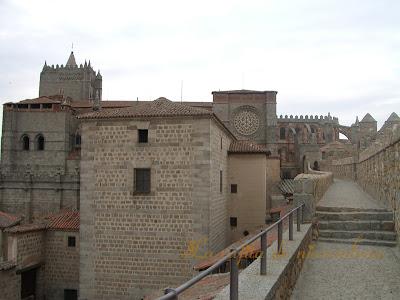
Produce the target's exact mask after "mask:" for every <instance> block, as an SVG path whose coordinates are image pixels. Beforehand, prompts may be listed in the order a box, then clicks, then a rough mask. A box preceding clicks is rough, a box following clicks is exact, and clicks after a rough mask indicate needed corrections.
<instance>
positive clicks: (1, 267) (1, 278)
mask: <svg viewBox="0 0 400 300" xmlns="http://www.w3.org/2000/svg"><path fill="white" fill-rule="evenodd" d="M7 265H9V263H8V262H3V263H1V262H0V300H17V299H20V297H21V288H20V287H21V276H20V275H17V274H16V272H15V265H14V266H12V265H11V266H10V267H8V266H7Z"/></svg>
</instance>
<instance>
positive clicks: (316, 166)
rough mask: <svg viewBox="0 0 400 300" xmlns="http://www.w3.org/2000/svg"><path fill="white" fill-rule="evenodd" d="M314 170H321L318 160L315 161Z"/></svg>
mask: <svg viewBox="0 0 400 300" xmlns="http://www.w3.org/2000/svg"><path fill="white" fill-rule="evenodd" d="M313 170H315V171H319V165H318V162H317V161H314V167H313Z"/></svg>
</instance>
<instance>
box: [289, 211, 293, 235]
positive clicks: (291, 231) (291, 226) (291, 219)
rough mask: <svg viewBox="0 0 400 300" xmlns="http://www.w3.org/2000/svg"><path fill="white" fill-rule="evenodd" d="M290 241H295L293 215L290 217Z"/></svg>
mask: <svg viewBox="0 0 400 300" xmlns="http://www.w3.org/2000/svg"><path fill="white" fill-rule="evenodd" d="M289 241H293V213H291V214H290V215H289Z"/></svg>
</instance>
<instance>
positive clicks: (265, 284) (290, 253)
mask: <svg viewBox="0 0 400 300" xmlns="http://www.w3.org/2000/svg"><path fill="white" fill-rule="evenodd" d="M311 237H312V225H311V224H302V225H301V231H300V232H297V231H296V226H294V232H293V239H294V240H293V241H289V240H288V232H287V231H286V232H285V233H284V234H283V255H281V256H277V255H276V248H277V241H275V242H274V243H273V244H272V245H271V247H269V248H268V250H267V275H260V257H259V258H257V259H256V260H255V261H254V262H253V263H252V264H251V265H249V266H248V267H247V268H246V269H244V270H243V271H242V272H241V273H240V274H239V299H253V300H256V299H286V298H288V297H289V296H290V294H291V291H292V289H293V287H294V285H295V284H296V280H297V277H298V275H299V273H300V270H301V267H302V265H303V261H304V259H305V256H306V255H300V254H303V253H304V254H305V253H306V251H307V247H308V245H309V243H310V241H311ZM303 251H304V252H303ZM214 299H216V300H225V299H229V285H228V286H226V287H225V288H224V289H223V290H222V291H221V292H220V293H218V294H217V296H216V297H215V298H214Z"/></svg>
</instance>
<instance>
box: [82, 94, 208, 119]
mask: <svg viewBox="0 0 400 300" xmlns="http://www.w3.org/2000/svg"><path fill="white" fill-rule="evenodd" d="M212 115H213V113H212V112H210V111H208V110H205V109H201V108H195V107H191V106H188V105H184V104H178V103H176V102H172V101H170V100H168V99H165V98H158V99H157V100H154V101H149V102H137V103H136V104H135V105H133V106H130V107H126V108H118V109H107V110H100V111H93V112H89V113H85V114H82V115H79V116H78V118H79V119H109V118H110V119H112V118H135V117H136V118H140V117H176V116H212Z"/></svg>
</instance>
